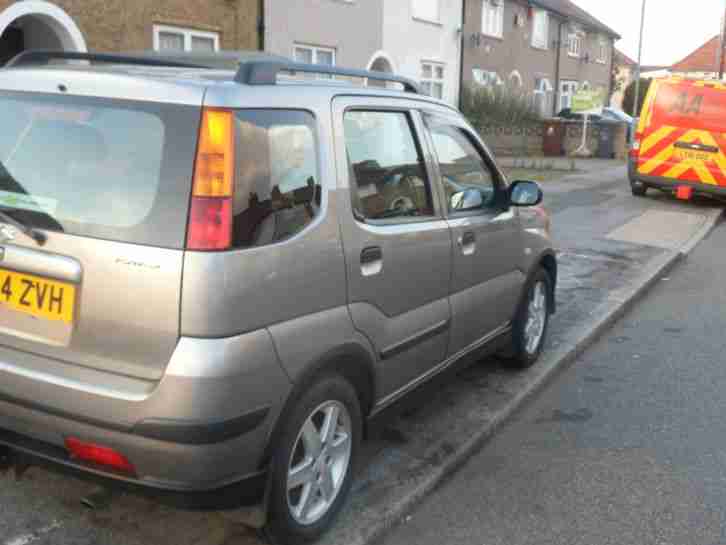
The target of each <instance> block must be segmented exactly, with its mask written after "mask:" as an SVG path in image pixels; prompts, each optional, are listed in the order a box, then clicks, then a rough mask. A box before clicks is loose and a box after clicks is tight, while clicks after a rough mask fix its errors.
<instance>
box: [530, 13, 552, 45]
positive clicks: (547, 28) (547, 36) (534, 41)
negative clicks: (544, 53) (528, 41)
mask: <svg viewBox="0 0 726 545" xmlns="http://www.w3.org/2000/svg"><path fill="white" fill-rule="evenodd" d="M538 17H542V18H543V19H542V20H543V21H544V22H543V23H541V24H542V25H543V26H544V31H543V32H542V33H541V34H542V39H541V40H538V38H539V37H540V36H539V34H538V33H537V21H538ZM549 40H550V14H549V13H548V12H547V10H544V9H535V10H534V12H533V15H532V47H534V48H536V49H544V50H546V49H549Z"/></svg>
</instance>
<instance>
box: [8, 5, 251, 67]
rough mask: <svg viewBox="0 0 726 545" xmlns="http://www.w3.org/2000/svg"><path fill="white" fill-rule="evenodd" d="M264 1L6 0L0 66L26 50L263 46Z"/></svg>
mask: <svg viewBox="0 0 726 545" xmlns="http://www.w3.org/2000/svg"><path fill="white" fill-rule="evenodd" d="M261 16H262V0H53V1H42V0H0V65H1V64H3V63H4V62H5V61H7V59H9V58H11V57H12V56H13V55H15V54H17V53H18V52H20V51H22V50H24V49H31V48H63V49H66V50H72V51H86V50H93V51H110V52H118V51H135V50H145V49H152V48H154V49H175V50H179V49H182V50H193V49H194V50H205V49H206V50H218V49H260V46H261V45H262V44H261V41H260V30H259V29H260V21H261Z"/></svg>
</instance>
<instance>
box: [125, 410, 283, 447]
mask: <svg viewBox="0 0 726 545" xmlns="http://www.w3.org/2000/svg"><path fill="white" fill-rule="evenodd" d="M269 412H270V408H269V407H262V408H260V409H256V410H254V411H252V412H249V413H247V414H243V415H242V416H240V417H237V418H233V419H231V420H225V421H222V422H214V423H208V422H207V423H198V424H197V423H190V422H184V421H181V420H171V419H162V418H150V419H148V420H144V421H143V422H140V423H139V424H137V425H136V426H134V429H133V432H134V433H135V434H136V435H140V436H142V437H148V438H150V439H158V440H160V441H167V442H169V443H178V444H182V445H209V444H212V443H221V442H222V441H226V440H228V439H232V438H234V437H239V436H240V435H244V434H245V433H248V432H250V431H252V430H253V429H255V428H256V427H257V426H259V425H260V424H262V422H263V421H264V420H265V418H266V417H267V414H268V413H269Z"/></svg>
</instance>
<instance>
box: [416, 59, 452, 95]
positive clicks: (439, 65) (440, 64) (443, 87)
mask: <svg viewBox="0 0 726 545" xmlns="http://www.w3.org/2000/svg"><path fill="white" fill-rule="evenodd" d="M424 66H431V77H430V78H425V77H423V68H424ZM436 68H441V69H442V70H443V77H441V78H437V77H436ZM421 74H422V75H421V78H420V79H419V81H420V82H421V85H422V86H425V84H427V83H429V84H431V89H433V87H434V84H435V83H440V84H441V100H445V99H446V64H445V63H443V62H438V61H421ZM430 96H434V95H433V94H432V95H430ZM436 98H438V97H436Z"/></svg>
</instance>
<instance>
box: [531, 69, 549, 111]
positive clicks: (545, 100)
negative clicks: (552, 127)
mask: <svg viewBox="0 0 726 545" xmlns="http://www.w3.org/2000/svg"><path fill="white" fill-rule="evenodd" d="M538 81H539V85H536V86H535V88H534V92H533V93H532V99H533V101H534V105H535V106H536V105H537V97H538V96H541V97H542V103H541V108H540V110H539V112H538V113H539V114H540V115H542V116H543V117H544V116H547V115H548V114H549V112H550V111H551V104H550V101H549V98H550V96H551V95H552V90H553V88H552V83H551V82H550V80H549V78H546V77H544V76H540V77H537V78H535V83H537V82H538Z"/></svg>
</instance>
